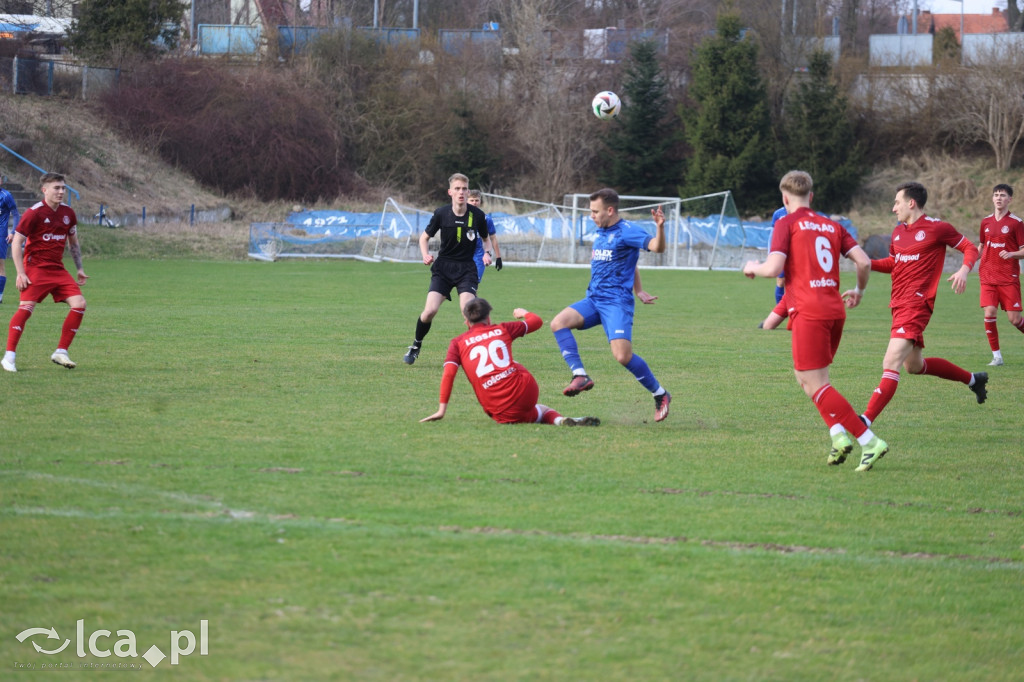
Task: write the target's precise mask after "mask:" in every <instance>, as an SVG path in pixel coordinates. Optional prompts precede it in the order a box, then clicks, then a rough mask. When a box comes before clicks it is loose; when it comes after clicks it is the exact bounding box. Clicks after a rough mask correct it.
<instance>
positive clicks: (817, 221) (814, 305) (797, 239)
mask: <svg viewBox="0 0 1024 682" xmlns="http://www.w3.org/2000/svg"><path fill="white" fill-rule="evenodd" d="M812 187H813V182H812V180H811V176H810V175H809V174H807V173H805V172H804V171H790V172H788V173H786V174H785V175H784V176H782V181H781V182H780V183H779V189H780V190H782V203H783V205H784V206H785V207H786V216H785V217H782V218H780V219H779V221H778V222H777V223H776V225H775V228H774V230H773V231H772V244H771V250H770V252H769V254H768V258H766V259H765V261H764V262H763V263H761V262H758V261H748V262H747V263H746V264H745V265H744V266H743V274H744V275H746V276H747V277H750V278H751V279H753V278H754V277H778V276H779V275H783V276H784V279H785V295H784V297H783V300H785V301H787V302H788V305H789V317H790V321H791V323H792V331H793V338H792V344H793V369H794V370H795V373H796V380H797V382H799V384H800V386H801V388H803V389H804V393H806V394H807V397H808V398H810V399H811V400H812V401H814V406H815V407H817V408H818V413H819V414H820V415H821V418H822V419H823V420H824V421H825V424H826V425H828V427H829V435H830V436H831V437H832V449H831V451H830V452H829V454H828V458H827V460H826V462H827V463H828V464H842V463H843V462H845V461H846V456H847V455H848V454H850V452H852V451H853V441H851V440H850V436H849V434H850V433H852V434H853V435H854V437H855V438H856V439H857V442H858V443H860V446H861V461H860V466H858V467H857V471H867V470H868V469H870V468H871V467H872V466H873V465H874V463H875V462H876V461H877V460H879V459H881V458H882V457H883V456H884V455H885V453H886V452H888V450H889V446H888V444H886V442H885V441H884V440H882V439H881V438H879V437H877V436H876V435H875V434H874V433H872V432H871V429H869V428H868V427H867V426H866V425H865V424H864V423H863V422H862V421H861V420H860V419H859V418H858V417H857V412H856V411H855V410H854V409H853V407H852V406H851V405H850V403H849V402H848V401H847V400H846V398H844V397H843V396H842V394H841V393H839V391H837V390H835V389H834V388H832V384H831V381H830V379H829V372H828V368H829V365H831V364H832V360H833V359H834V358H835V355H836V351H837V350H839V341H840V339H841V338H842V336H843V325H844V323H845V322H846V308H847V307H850V308H854V307H856V306H857V305H859V304H860V302H861V297H862V296H863V294H864V289H865V287H867V283H868V277H869V276H870V274H871V259H870V258H868V255H867V254H866V253H864V249H862V248H861V247H860V246H859V245H858V244H857V242H856V240H855V239H854V238H853V237H852V236H850V233H849V232H847V231H846V228H844V227H843V226H842V225H840V224H839V223H837V222H835V221H833V220H830V219H828V218H826V217H825V216H823V215H820V214H818V213H815V212H814V211H812V210H811V208H810V207H811V199H812V198H813V196H814V194H813V193H812V192H811V188H812ZM840 255H843V256H846V257H847V258H849V259H850V260H852V261H853V262H854V263H856V265H857V287H856V288H855V289H851V290H849V291H846V292H844V293H843V294H842V295H840V293H839V256H840ZM848 432H849V433H848Z"/></svg>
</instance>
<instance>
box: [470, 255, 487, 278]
mask: <svg viewBox="0 0 1024 682" xmlns="http://www.w3.org/2000/svg"><path fill="white" fill-rule="evenodd" d="M473 262H474V263H476V281H477V284H479V283H480V282H482V281H483V279H484V270H486V269H487V268H485V267H484V255H483V254H480V255H479V256H474V257H473Z"/></svg>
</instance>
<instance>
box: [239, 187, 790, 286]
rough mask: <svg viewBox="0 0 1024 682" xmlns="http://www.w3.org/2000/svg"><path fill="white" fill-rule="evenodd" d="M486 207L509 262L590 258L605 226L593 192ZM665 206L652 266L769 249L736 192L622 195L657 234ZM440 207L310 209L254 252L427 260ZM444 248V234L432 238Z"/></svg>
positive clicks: (259, 236)
mask: <svg viewBox="0 0 1024 682" xmlns="http://www.w3.org/2000/svg"><path fill="white" fill-rule="evenodd" d="M483 196H484V203H483V206H482V207H481V208H483V210H484V212H486V213H487V214H488V215H489V216H490V217H491V219H492V220H493V221H494V224H495V228H496V236H497V240H498V245H499V247H500V249H501V256H502V260H503V261H504V262H505V263H515V264H518V265H546V266H585V265H589V263H590V251H591V244H592V243H593V241H594V237H595V235H596V232H597V227H596V226H595V225H594V222H593V221H592V220H591V219H590V196H589V194H567V195H566V196H565V198H564V200H563V202H562V204H561V205H558V204H553V203H546V202H540V201H532V200H529V199H523V198H518V197H510V196H504V195H500V194H491V193H485V194H484V195H483ZM658 206H661V207H662V209H663V210H664V212H665V230H666V238H667V240H668V247H667V248H666V250H665V252H664V253H647V252H642V253H641V257H640V265H641V266H644V267H668V268H700V269H735V268H739V267H741V266H742V264H743V262H744V260H745V259H748V258H752V257H763V255H764V254H765V253H766V251H767V247H768V243H769V240H770V236H771V225H770V223H751V222H744V221H742V220H740V217H739V214H738V212H737V211H736V204H735V202H734V201H733V198H732V193H731V192H728V191H726V192H717V193H715V194H707V195H704V196H699V197H689V198H685V199H681V198H679V197H657V196H634V195H622V196H620V197H619V213H620V214H621V215H622V216H623V217H624V218H625V219H626V220H628V221H630V222H631V223H633V224H635V225H637V226H639V227H642V228H644V229H646V230H647V231H648V232H650V233H651V234H654V230H655V226H654V220H653V219H652V218H651V210H652V209H654V208H656V207H658ZM432 213H433V210H429V211H428V210H423V209H420V208H415V207H412V206H404V205H401V204H399V203H398V202H397V201H395V200H394V199H392V198H389V199H388V200H387V201H385V202H384V207H383V208H382V209H381V211H380V212H379V213H372V214H369V213H362V214H360V213H348V212H342V211H333V212H332V211H309V212H306V213H304V214H300V215H295V216H293V220H294V222H289V223H254V224H253V225H251V226H250V231H249V232H250V233H249V255H250V256H251V257H252V258H258V259H262V260H271V261H272V260H277V259H278V258H296V257H298V258H360V259H365V260H374V261H385V260H386V261H400V262H419V261H420V251H419V236H420V234H421V233H422V232H423V229H424V228H425V227H426V226H427V223H428V222H429V221H430V217H431V215H432ZM431 246H432V248H435V249H436V241H434V242H432V244H431Z"/></svg>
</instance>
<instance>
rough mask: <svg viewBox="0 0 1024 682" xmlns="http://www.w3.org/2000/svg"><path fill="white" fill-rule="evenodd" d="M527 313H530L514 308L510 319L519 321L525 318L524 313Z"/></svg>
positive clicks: (524, 309) (523, 309)
mask: <svg viewBox="0 0 1024 682" xmlns="http://www.w3.org/2000/svg"><path fill="white" fill-rule="evenodd" d="M528 312H530V311H529V310H527V309H526V308H516V309H515V310H513V311H512V317H514V318H516V319H517V320H521V319H523V318H524V317H526V313H528Z"/></svg>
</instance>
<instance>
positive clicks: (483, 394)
mask: <svg viewBox="0 0 1024 682" xmlns="http://www.w3.org/2000/svg"><path fill="white" fill-rule="evenodd" d="M463 314H464V315H465V317H466V326H467V327H469V331H468V332H466V333H464V334H462V335H461V336H456V337H455V338H454V339H452V341H451V343H450V344H449V346H448V355H447V357H445V360H444V374H443V375H442V376H441V403H440V405H438V408H437V412H435V413H434V414H432V415H430V416H429V417H424V418H423V419H421V420H420V421H421V422H432V421H437V420H439V419H444V415H445V412H447V410H448V400H449V399H450V398H451V395H452V386H453V385H454V384H455V375H456V374H458V372H459V367H462V368H463V369H464V370H466V378H468V379H469V383H470V384H471V385H472V386H473V391H474V392H475V393H476V397H477V400H479V401H480V405H481V406H482V407H483V408H484V412H486V413H487V415H488V416H489V417H491V418H492V419H493V420H494V421H496V422H498V423H499V424H531V423H539V424H554V425H562V426H598V425H599V424H600V423H601V420H600V419H598V418H597V417H563V416H562V415H560V414H559V413H558V412H556V411H554V410H552V409H551V408H549V407H547V406H546V405H541V404H539V403H538V402H537V396H538V395H539V389H538V388H537V381H536V380H535V379H534V378H533V375H532V374H530V372H529V371H528V370H527V369H526V368H525V367H523V366H522V365H520V364H519V363H518V362H516V361H515V360H513V359H512V341H514V340H515V339H518V338H520V337H522V336H525V335H527V334H529V333H530V332H535V331H537V330H538V329H540V327H541V325H542V324H543V321H542V320H541V319H540V318H539V317H538V316H537V315H534V314H533V313H531V312H528V311H526V310H524V309H523V308H516V309H515V310H514V311H512V315H513V316H514V317H515V318H516V320H518V321H516V322H501V323H499V324H491V304H490V303H488V302H487V301H486V300H485V299H482V298H474V299H472V300H471V301H469V302H467V303H466V305H465V307H464V308H463Z"/></svg>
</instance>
